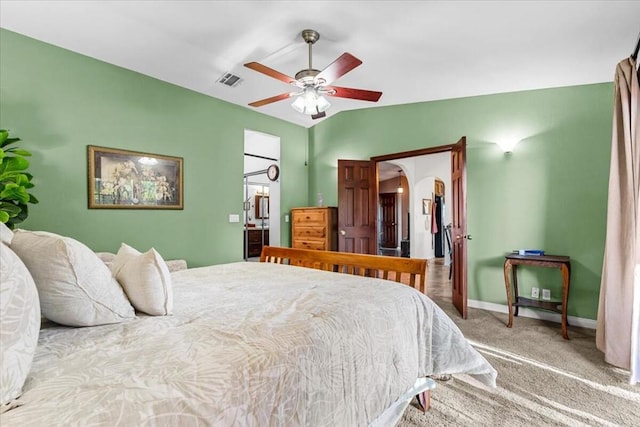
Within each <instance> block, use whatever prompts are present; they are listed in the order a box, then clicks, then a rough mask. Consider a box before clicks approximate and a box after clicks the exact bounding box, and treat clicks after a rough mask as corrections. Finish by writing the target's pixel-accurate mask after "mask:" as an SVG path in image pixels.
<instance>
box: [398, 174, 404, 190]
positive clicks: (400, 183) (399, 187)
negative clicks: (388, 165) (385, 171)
mask: <svg viewBox="0 0 640 427" xmlns="http://www.w3.org/2000/svg"><path fill="white" fill-rule="evenodd" d="M398 193H399V194H402V193H404V188H402V169H400V170H399V171H398Z"/></svg>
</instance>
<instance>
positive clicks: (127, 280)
mask: <svg viewBox="0 0 640 427" xmlns="http://www.w3.org/2000/svg"><path fill="white" fill-rule="evenodd" d="M111 271H112V273H113V275H114V276H115V278H116V279H117V280H118V282H120V284H121V285H122V287H123V288H124V291H125V292H126V294H127V296H128V297H129V301H131V304H133V306H134V307H135V308H136V309H138V310H139V311H142V312H144V313H147V314H150V315H152V316H164V315H167V314H171V312H172V311H173V286H172V283H171V273H170V272H169V268H168V267H167V264H166V263H165V262H164V260H163V259H162V257H161V256H160V254H159V253H158V252H157V251H156V250H155V249H153V248H151V249H149V250H148V251H147V252H145V253H140V252H139V251H138V250H136V249H134V248H132V247H131V246H129V245H127V244H125V243H122V245H120V249H119V250H118V253H117V254H116V257H115V259H114V260H113V262H112V264H111Z"/></svg>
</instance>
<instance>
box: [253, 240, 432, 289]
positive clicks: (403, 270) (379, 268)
mask: <svg viewBox="0 0 640 427" xmlns="http://www.w3.org/2000/svg"><path fill="white" fill-rule="evenodd" d="M260 262H271V263H275V264H289V265H296V266H301V267H308V268H315V269H317V270H325V271H333V272H337V273H346V274H354V275H358V276H367V277H377V278H379V279H386V280H393V281H395V282H398V283H404V284H406V285H409V286H411V287H413V288H415V289H417V290H418V291H420V292H422V293H424V294H425V295H426V294H427V286H426V279H425V276H426V274H427V260H426V259H414V258H400V257H390V256H381V255H364V254H353V253H348V252H333V251H315V250H310V249H293V248H282V247H277V246H265V247H263V248H262V254H261V255H260Z"/></svg>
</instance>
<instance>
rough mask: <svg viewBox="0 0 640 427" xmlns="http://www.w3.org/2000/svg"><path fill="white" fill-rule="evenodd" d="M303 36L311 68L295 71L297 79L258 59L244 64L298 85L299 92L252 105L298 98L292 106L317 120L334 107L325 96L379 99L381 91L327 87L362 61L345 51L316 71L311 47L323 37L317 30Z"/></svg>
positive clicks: (262, 100) (257, 105)
mask: <svg viewBox="0 0 640 427" xmlns="http://www.w3.org/2000/svg"><path fill="white" fill-rule="evenodd" d="M301 35H302V39H303V40H304V41H305V43H307V45H308V46H309V68H306V69H304V70H300V71H298V72H297V73H296V74H295V78H291V77H289V76H287V75H286V74H283V73H281V72H279V71H276V70H274V69H272V68H269V67H267V66H265V65H262V64H259V63H257V62H248V63H246V64H244V66H245V67H247V68H251V69H252V70H254V71H257V72H259V73H262V74H265V75H267V76H269V77H272V78H275V79H278V80H280V81H282V82H284V83H287V84H290V85H293V86H296V87H297V88H298V91H297V92H290V93H282V94H280V95H276V96H272V97H270V98H265V99H261V100H259V101H254V102H252V103H250V104H249V105H250V106H252V107H262V106H263V105H268V104H271V103H273V102H277V101H281V100H283V99H287V98H291V97H294V98H295V100H294V101H293V103H292V104H291V107H293V109H294V110H296V111H298V112H300V113H302V114H306V115H310V116H311V118H312V119H318V118H321V117H325V116H326V113H325V111H326V110H327V109H328V108H329V107H330V106H331V103H329V101H328V100H327V99H326V98H325V96H335V97H339V98H350V99H357V100H361V101H370V102H377V101H378V100H379V99H380V97H381V96H382V92H376V91H371V90H363V89H353V88H345V87H337V86H328V85H329V84H331V83H332V82H334V81H335V80H337V79H339V78H340V77H342V76H344V75H345V74H347V73H348V72H349V71H351V70H353V69H354V68H356V67H357V66H359V65H360V64H362V61H360V60H359V59H358V58H356V57H355V56H353V55H351V54H350V53H346V52H345V53H343V54H342V55H340V57H338V59H336V60H335V61H333V62H332V63H331V64H329V65H328V66H327V67H326V68H325V69H323V70H322V71H320V70H316V69H314V68H313V66H312V61H311V60H312V51H311V49H312V46H313V44H314V43H315V42H317V41H318V40H319V39H320V34H319V33H318V32H317V31H314V30H303V31H302V33H301Z"/></svg>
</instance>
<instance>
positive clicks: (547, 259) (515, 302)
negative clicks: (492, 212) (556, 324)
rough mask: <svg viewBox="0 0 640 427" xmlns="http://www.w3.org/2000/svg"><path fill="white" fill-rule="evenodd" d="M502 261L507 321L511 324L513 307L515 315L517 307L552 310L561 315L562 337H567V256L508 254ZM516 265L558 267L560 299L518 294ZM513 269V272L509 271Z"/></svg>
mask: <svg viewBox="0 0 640 427" xmlns="http://www.w3.org/2000/svg"><path fill="white" fill-rule="evenodd" d="M505 258H506V259H505V261H504V285H505V287H506V289H507V305H508V306H509V323H508V324H507V327H508V328H510V327H511V326H512V325H513V316H514V307H515V315H516V316H517V315H518V308H519V307H531V308H540V309H543V310H549V311H554V312H556V313H560V314H561V315H562V337H563V338H564V339H566V340H568V339H569V334H568V332H567V305H568V304H569V284H570V275H571V264H570V259H569V257H568V256H561V255H517V254H508V255H506V256H505ZM518 265H530V266H534V267H549V268H559V269H560V272H561V273H562V300H561V301H558V300H555V301H554V300H551V301H547V300H542V299H533V298H525V297H521V296H519V295H518V274H517V267H518ZM512 271H513V274H511V272H512ZM511 276H513V291H514V292H513V294H512V293H511V284H510V277H511Z"/></svg>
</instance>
